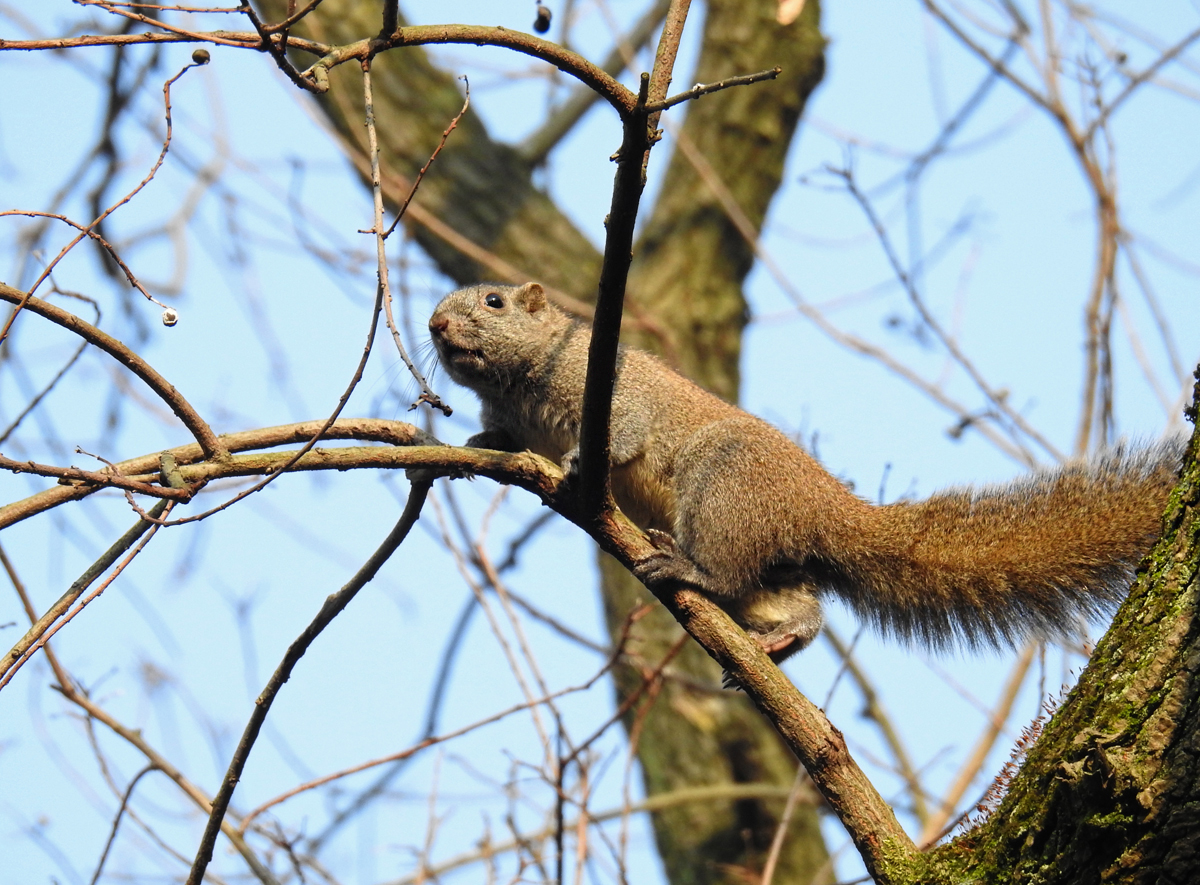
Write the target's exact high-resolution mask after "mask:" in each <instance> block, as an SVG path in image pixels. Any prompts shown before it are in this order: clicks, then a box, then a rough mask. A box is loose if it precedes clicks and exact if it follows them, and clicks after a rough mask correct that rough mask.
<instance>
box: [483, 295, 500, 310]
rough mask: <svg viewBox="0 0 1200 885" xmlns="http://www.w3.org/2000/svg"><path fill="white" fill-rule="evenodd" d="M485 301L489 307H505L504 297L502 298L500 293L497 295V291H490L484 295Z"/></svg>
mask: <svg viewBox="0 0 1200 885" xmlns="http://www.w3.org/2000/svg"><path fill="white" fill-rule="evenodd" d="M483 303H484V304H486V305H487V306H488V307H494V308H496V309H497V310H499V309H500V308H502V307H504V299H503V298H501V297H500V296H499V295H497V294H496V293H495V292H489V293H488V294H487V295H485V296H484V297H483Z"/></svg>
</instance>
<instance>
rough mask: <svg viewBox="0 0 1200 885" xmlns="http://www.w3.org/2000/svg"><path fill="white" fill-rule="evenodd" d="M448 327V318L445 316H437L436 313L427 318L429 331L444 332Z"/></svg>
mask: <svg viewBox="0 0 1200 885" xmlns="http://www.w3.org/2000/svg"><path fill="white" fill-rule="evenodd" d="M448 328H450V318H449V317H445V316H437V315H436V314H435V315H434V316H432V317H430V318H429V331H430V332H435V333H441V332H445V331H446V330H447V329H448Z"/></svg>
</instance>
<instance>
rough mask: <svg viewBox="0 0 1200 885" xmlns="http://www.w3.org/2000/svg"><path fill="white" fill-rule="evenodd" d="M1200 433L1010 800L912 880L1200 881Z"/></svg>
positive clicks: (1199, 392)
mask: <svg viewBox="0 0 1200 885" xmlns="http://www.w3.org/2000/svg"><path fill="white" fill-rule="evenodd" d="M1198 377H1200V372H1198ZM1196 395H1197V397H1200V384H1197V387H1196ZM1192 408H1193V418H1194V410H1195V405H1193V407H1192ZM1198 442H1200V435H1198V434H1195V433H1194V434H1193V436H1192V442H1191V446H1190V448H1189V452H1188V457H1187V465H1186V467H1185V470H1184V474H1183V477H1182V480H1181V483H1180V485H1179V487H1178V489H1177V490H1176V492H1175V493H1174V495H1173V496H1172V498H1171V502H1170V505H1169V507H1168V510H1167V513H1166V516H1165V517H1164V534H1163V538H1162V540H1161V541H1160V542H1159V544H1158V545H1157V546H1156V548H1155V549H1154V551H1153V552H1152V553H1151V554H1150V556H1149V557H1148V559H1147V564H1146V569H1145V571H1144V572H1142V573H1141V574H1140V575H1139V578H1138V580H1137V582H1136V583H1135V585H1134V587H1133V590H1132V591H1131V593H1130V596H1129V599H1128V600H1127V602H1126V603H1125V604H1124V605H1123V606H1122V608H1121V610H1120V611H1119V612H1118V614H1117V617H1116V618H1115V620H1114V622H1113V625H1112V627H1111V629H1110V630H1109V631H1108V633H1107V634H1106V635H1105V636H1104V638H1103V640H1101V642H1100V644H1099V645H1098V646H1097V648H1096V651H1095V653H1094V654H1093V655H1092V658H1091V661H1090V662H1089V664H1088V667H1087V669H1086V670H1085V671H1084V673H1083V674H1082V676H1081V677H1080V680H1079V683H1078V684H1077V685H1076V686H1075V688H1074V689H1073V690H1072V691H1071V692H1070V693H1069V694H1068V696H1067V697H1066V698H1065V699H1064V701H1063V702H1062V704H1061V706H1060V708H1059V710H1058V712H1057V713H1056V714H1055V715H1054V717H1053V718H1052V719H1051V720H1050V722H1049V723H1048V724H1047V725H1046V727H1045V729H1044V730H1043V732H1042V734H1041V736H1040V738H1039V739H1038V740H1037V742H1036V743H1035V744H1034V745H1033V747H1032V749H1031V750H1030V752H1029V755H1028V758H1027V759H1026V761H1025V764H1024V765H1023V766H1022V768H1021V770H1020V772H1019V773H1018V774H1017V775H1016V776H1015V777H1014V778H1013V780H1012V783H1011V784H1009V785H1008V791H1007V795H1006V796H1005V797H1004V799H1003V801H1002V802H1001V804H1000V806H999V808H998V809H997V810H996V811H995V813H993V814H992V815H991V816H990V817H989V818H988V819H987V821H986V822H985V823H984V824H983V825H981V826H980V827H978V828H976V829H975V830H972V831H971V832H969V833H967V834H965V835H964V836H962V837H961V838H959V839H957V840H956V841H955V842H953V843H952V844H951V845H949V846H947V847H945V848H943V849H940V850H939V851H937V852H935V853H934V854H933V855H932V856H931V857H930V858H929V860H930V861H931V870H927V871H925V873H924V874H922V875H921V876H917V877H914V880H913V881H930V879H931V878H935V879H936V880H941V881H955V880H958V881H961V877H962V876H963V874H964V873H965V872H967V871H969V873H970V876H971V877H972V878H973V879H974V880H975V881H987V882H995V883H1009V882H1012V883H1025V882H1030V883H1032V882H1037V883H1072V885H1075V883H1093V882H1128V883H1152V882H1153V883H1164V885H1165V883H1172V885H1173V883H1179V885H1184V883H1192V882H1195V881H1196V877H1197V872H1198V871H1200V621H1198V620H1197V601H1198V597H1200V582H1198V580H1197V572H1198V569H1200V464H1197V463H1196V454H1197V446H1198ZM933 871H938V874H937V875H936V876H931V875H930V873H931V872H933Z"/></svg>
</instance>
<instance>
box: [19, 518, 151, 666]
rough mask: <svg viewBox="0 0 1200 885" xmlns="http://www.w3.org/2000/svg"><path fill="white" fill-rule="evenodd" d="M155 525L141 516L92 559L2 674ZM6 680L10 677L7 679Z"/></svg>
mask: <svg viewBox="0 0 1200 885" xmlns="http://www.w3.org/2000/svg"><path fill="white" fill-rule="evenodd" d="M167 505H168V502H167V501H160V502H159V503H158V504H156V505H155V507H154V509H153V510H151V511H150V513H151V514H152V515H153V516H156V517H157V516H161V515H162V514H163V513H164V512H165V511H166V509H167ZM153 528H155V526H153V525H152V524H151V523H149V522H147V521H146V520H144V519H139V520H138V521H137V522H136V523H135V524H134V526H133V528H131V529H130V530H129V531H127V532H126V533H125V534H124V535H122V536H121V537H120V538H119V539H118V540H117V541H116V543H114V544H113V545H112V546H111V547H109V548H108V550H106V551H105V552H104V554H103V555H102V556H101V557H100V558H99V559H97V560H96V561H95V562H93V563H92V564H91V565H90V566H88V567H87V569H86V570H85V571H84V573H83V574H82V575H80V576H79V578H78V580H76V581H75V582H74V583H73V584H71V586H70V587H69V588H67V592H66V593H64V594H63V595H62V596H61V597H59V599H58V601H57V602H55V603H54V605H52V606H50V608H48V609H47V610H46V611H45V612H44V613H43V614H42V616H41V617H40V618H38V619H37V620H36V621H35V622H34V624H33V626H32V627H30V628H29V630H28V631H27V632H26V633H25V635H24V636H22V637H21V639H20V640H19V641H18V642H17V643H16V644H15V645H14V646H13V647H12V649H11V650H10V651H9V653H8V654H7V655H5V656H4V658H3V659H2V660H0V676H5V675H6V674H8V673H9V671H10V670H11V669H12V667H13V665H14V664H16V663H17V662H18V661H23V660H25V659H27V658H28V657H29V655H31V654H32V653H33V650H34V649H33V646H34V645H35V644H37V643H39V642H41V641H43V638H44V637H45V635H46V631H47V630H49V629H50V627H51V626H52V625H53V624H54V623H55V622H56V621H57V620H58V619H59V618H60V617H62V616H63V614H65V613H66V611H67V609H69V608H70V607H71V606H72V605H74V603H75V600H77V599H78V598H79V597H80V596H82V595H83V592H84V591H85V590H86V589H87V588H88V587H89V586H91V584H92V582H93V581H95V580H96V578H98V577H99V576H100V575H101V574H103V573H104V572H106V571H108V569H109V567H110V566H111V565H112V564H113V563H115V562H116V561H117V559H118V558H119V557H121V556H122V555H123V554H124V553H125V551H127V550H128V549H129V548H130V547H132V546H133V545H134V544H136V543H137V542H138V540H139V539H140V538H141V537H142V535H144V534H145V533H146V532H147V531H150V530H152V529H153ZM6 681H7V680H6Z"/></svg>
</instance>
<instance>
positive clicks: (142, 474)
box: [0, 418, 442, 529]
mask: <svg viewBox="0 0 1200 885" xmlns="http://www.w3.org/2000/svg"><path fill="white" fill-rule="evenodd" d="M324 424H325V422H324V421H302V422H301V423H299V424H284V425H281V426H279V427H263V428H259V429H257V430H245V431H242V432H241V433H230V434H225V435H223V436H221V437H219V440H220V442H221V444H222V445H223V446H224V447H225V449H226V451H228V452H245V451H251V450H254V449H269V448H273V447H275V446H283V445H290V444H294V443H307V442H309V441H310V440H311V439H312V438H313V437H314V436H315V435H316V434H317V432H318V431H319V430H320V429H321V427H322V426H323V425H324ZM321 439H324V440H357V441H359V442H379V443H386V444H388V445H393V446H440V445H442V443H440V442H438V440H437V439H435V438H434V437H432V436H430V435H429V434H428V433H426V432H425V431H423V430H420V429H418V428H416V427H414V426H412V425H411V424H402V423H400V422H399V421H383V420H379V419H375V418H342V419H339V420H337V421H335V422H334V423H333V424H332V425H331V426H330V427H329V428H328V429H327V430H326V431H325V432H324V433H322V434H321ZM167 453H169V454H170V455H171V456H172V457H173V458H174V459H175V461H176V463H177V464H196V463H198V462H200V461H203V460H204V457H205V456H204V452H203V450H201V448H200V446H199V445H197V444H195V443H191V444H189V445H185V446H178V447H176V448H174V449H168V450H167ZM162 454H163V453H158V452H155V453H152V454H149V455H141V456H139V457H137V458H130V459H129V460H127V461H121V462H120V463H118V464H116V465H114V466H115V470H116V472H117V473H119V474H120V475H121V476H122V477H124V478H125V479H126V480H128V481H130V482H140V481H143V480H144V481H146V482H153V481H155V476H156V473H157V472H158V471H159V470H160V468H161V461H160V459H161V455H162ZM135 477H136V478H135ZM97 478H98V480H99V481H98V482H95V483H93V482H86V483H81V484H77V485H75V484H73V485H59V486H55V487H54V488H51V489H47V490H46V491H44V492H38V493H37V494H35V495H31V496H29V497H28V498H25V499H23V500H21V501H15V502H13V503H12V504H7V505H5V506H3V507H0V529H4V528H7V527H8V526H10V525H13V524H14V523H18V522H20V521H21V520H24V519H28V518H29V517H31V516H36V515H37V514H39V513H44V512H45V511H47V510H52V509H53V508H55V507H57V506H58V505H59V504H65V503H66V502H68V501H77V500H79V499H80V498H86V497H87V496H88V495H90V494H92V493H93V492H98V491H100V490H101V489H103V488H109V487H112V486H115V485H116V483H113V482H110V481H107V480H108V477H107V476H106V475H105V474H98V475H97Z"/></svg>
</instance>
